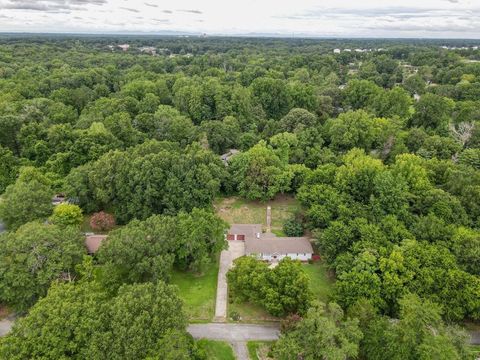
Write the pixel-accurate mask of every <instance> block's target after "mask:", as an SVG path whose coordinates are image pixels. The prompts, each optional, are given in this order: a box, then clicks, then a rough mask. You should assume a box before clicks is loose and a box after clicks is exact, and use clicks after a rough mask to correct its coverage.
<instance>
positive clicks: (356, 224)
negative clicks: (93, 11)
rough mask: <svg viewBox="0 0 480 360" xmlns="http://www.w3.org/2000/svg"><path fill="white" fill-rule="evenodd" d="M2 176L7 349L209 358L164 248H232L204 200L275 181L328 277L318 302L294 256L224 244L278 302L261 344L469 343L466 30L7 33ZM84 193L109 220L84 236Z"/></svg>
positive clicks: (193, 254)
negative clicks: (426, 35) (403, 34)
mask: <svg viewBox="0 0 480 360" xmlns="http://www.w3.org/2000/svg"><path fill="white" fill-rule="evenodd" d="M122 44H128V45H129V48H128V50H126V51H124V50H122V49H121V48H119V47H118V45H122ZM124 49H125V47H124ZM153 49H155V50H154V51H153ZM230 149H236V150H238V154H236V155H235V156H232V157H230V158H229V159H228V162H227V161H226V160H225V159H222V157H221V155H222V154H224V153H227V152H229V151H230ZM0 194H2V195H1V198H0V219H1V220H2V222H3V224H4V225H5V227H6V230H7V231H5V232H4V233H2V234H1V235H0V304H2V305H5V306H7V307H8V308H9V309H12V310H13V311H15V312H16V313H17V314H18V316H19V319H18V320H17V322H16V325H15V327H14V328H13V331H12V332H11V334H9V335H8V336H6V337H4V338H2V339H1V340H0V358H2V359H67V358H72V359H151V360H152V359H204V358H206V357H207V355H205V353H204V351H203V350H202V349H201V348H200V347H199V346H198V345H197V344H196V342H195V341H194V340H193V339H192V338H191V337H190V336H189V335H188V334H187V333H186V331H185V328H186V325H187V317H186V316H185V314H184V313H183V312H182V305H181V303H182V302H181V300H180V299H179V297H178V295H177V290H176V288H175V286H172V285H171V284H170V279H171V274H172V269H176V270H180V271H186V272H201V271H202V269H204V268H205V266H206V265H207V264H209V263H212V262H215V261H216V259H217V256H218V254H219V252H220V251H221V250H222V249H224V248H225V246H226V243H225V240H224V233H225V231H226V229H227V228H228V224H226V223H225V222H224V221H223V220H221V219H220V218H218V217H217V216H216V215H215V213H214V211H213V202H214V201H215V199H217V198H218V197H220V196H231V195H235V196H238V197H241V198H243V199H246V200H258V201H267V200H269V199H273V198H275V197H276V196H277V195H279V194H290V195H291V196H294V197H295V198H296V199H297V200H298V201H299V203H300V204H301V206H302V211H301V213H299V214H297V215H296V217H295V218H294V219H291V221H290V223H289V224H290V226H292V227H294V228H295V227H297V228H300V229H301V232H303V229H306V231H307V232H308V233H309V234H311V236H312V238H313V239H314V244H315V248H316V250H317V251H318V254H320V256H321V258H322V261H323V262H324V263H325V265H326V266H327V267H328V269H329V271H330V273H331V274H332V276H333V277H334V278H335V284H334V294H333V295H332V298H331V302H329V303H328V304H324V303H319V302H318V301H316V299H314V298H313V297H312V296H311V294H310V292H309V289H308V285H306V283H305V282H304V281H303V280H302V279H303V277H302V276H303V274H302V273H301V270H300V269H299V268H298V266H297V265H296V263H295V262H291V261H285V262H283V263H282V264H281V265H279V267H278V268H276V269H275V270H273V271H269V270H268V269H267V267H266V266H263V265H264V264H263V263H259V262H257V261H254V260H253V259H243V260H241V261H240V262H239V263H238V264H237V266H236V268H235V270H234V271H233V272H231V273H230V274H229V281H231V284H232V286H233V287H235V289H236V292H237V293H238V294H240V295H241V296H243V297H244V298H246V299H248V300H249V301H252V302H257V303H259V304H260V305H261V306H264V307H265V308H266V309H267V311H269V312H270V313H272V314H274V315H276V316H280V317H283V318H284V322H283V325H282V335H281V337H280V340H279V341H278V342H277V344H276V345H275V346H274V349H273V350H272V352H273V355H272V356H275V358H276V359H279V360H283V359H292V360H293V359H312V360H313V359H351V358H359V359H398V360H400V359H412V360H413V359H445V360H447V359H470V358H472V355H471V354H470V353H469V349H468V346H467V343H468V335H467V333H466V332H465V331H464V330H463V329H462V328H463V327H464V325H465V324H467V323H468V324H474V325H475V324H477V326H478V321H480V50H479V49H478V42H474V41H467V40H465V41H462V40H455V41H454V40H450V41H444V40H371V39H364V40H362V39H359V40H335V39H328V40H315V39H273V38H272V39H254V38H209V37H205V38H203V37H188V36H183V37H163V38H162V37H153V36H152V37H138V36H126V37H98V36H57V35H49V36H47V35H45V36H33V35H32V36H25V35H22V36H20V35H11V36H10V35H2V36H1V37H0ZM59 194H61V195H64V196H65V197H66V199H68V204H62V205H59V206H54V205H53V204H52V198H53V197H54V196H55V195H59ZM91 214H96V215H97V216H100V217H101V216H104V217H103V218H100V219H99V221H100V222H101V221H104V222H105V221H106V220H105V217H107V216H110V217H111V219H112V220H111V221H112V222H113V221H114V222H115V223H116V225H115V226H113V224H107V225H106V226H105V229H106V228H109V229H110V228H112V227H115V229H114V230H112V231H111V232H110V233H109V237H108V242H106V244H104V245H103V246H102V247H101V248H100V250H99V252H98V253H97V254H95V256H94V257H91V256H87V253H86V250H85V248H84V246H83V235H82V233H81V230H80V225H81V224H82V222H83V221H84V215H91ZM98 214H100V215H98ZM113 219H114V220H113ZM107 220H108V219H107ZM106 222H108V221H106ZM289 279H290V280H289ZM287 280H289V281H291V282H292V283H294V284H295V287H294V288H289V287H288V286H286V285H285V281H287ZM260 283H261V284H265V283H268V284H269V285H268V287H266V286H264V285H259V284H260ZM289 292H290V293H289ZM293 292H295V293H296V295H293V294H292V293H293ZM298 294H301V296H298Z"/></svg>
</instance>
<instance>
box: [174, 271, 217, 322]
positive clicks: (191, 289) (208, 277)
mask: <svg viewBox="0 0 480 360" xmlns="http://www.w3.org/2000/svg"><path fill="white" fill-rule="evenodd" d="M217 275H218V264H217V263H215V264H211V265H210V266H209V267H208V268H207V269H206V270H205V272H204V273H203V274H202V275H197V274H194V273H191V272H185V271H174V272H173V274H172V278H171V283H172V284H174V285H177V286H178V288H179V295H180V297H181V298H182V299H183V302H184V309H185V312H186V313H187V315H188V317H189V319H190V320H193V321H210V320H211V319H212V318H213V315H214V312H215V295H216V291H217Z"/></svg>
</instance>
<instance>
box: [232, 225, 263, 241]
mask: <svg viewBox="0 0 480 360" xmlns="http://www.w3.org/2000/svg"><path fill="white" fill-rule="evenodd" d="M258 233H260V234H261V233H262V225H260V224H233V225H232V226H231V227H230V231H229V234H239V235H245V238H248V237H257V234H258Z"/></svg>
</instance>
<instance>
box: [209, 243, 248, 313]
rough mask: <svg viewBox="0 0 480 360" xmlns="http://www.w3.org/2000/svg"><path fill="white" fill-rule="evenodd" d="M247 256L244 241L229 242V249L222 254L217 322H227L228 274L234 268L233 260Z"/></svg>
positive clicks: (219, 271)
mask: <svg viewBox="0 0 480 360" xmlns="http://www.w3.org/2000/svg"><path fill="white" fill-rule="evenodd" d="M243 255H245V243H244V242H243V241H235V240H233V241H229V242H228V249H227V250H223V251H222V253H221V254H220V266H219V268H218V279H217V300H216V302H215V321H219V322H222V321H225V320H226V318H227V301H228V286H227V272H228V270H229V269H230V268H231V267H232V264H233V260H235V259H236V258H239V257H241V256H243Z"/></svg>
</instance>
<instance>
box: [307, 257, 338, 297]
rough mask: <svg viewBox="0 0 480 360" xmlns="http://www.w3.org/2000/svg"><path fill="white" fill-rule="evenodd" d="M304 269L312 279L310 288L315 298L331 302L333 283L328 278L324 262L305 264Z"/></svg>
mask: <svg viewBox="0 0 480 360" xmlns="http://www.w3.org/2000/svg"><path fill="white" fill-rule="evenodd" d="M303 268H304V269H305V272H306V273H307V274H308V276H309V277H310V286H311V288H312V291H313V293H314V294H315V297H316V298H317V299H318V300H320V301H322V302H327V301H328V300H330V296H331V294H332V284H333V281H332V280H331V279H330V277H329V276H328V272H327V269H326V266H325V265H324V264H323V262H321V261H318V262H315V263H313V264H304V265H303Z"/></svg>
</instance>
